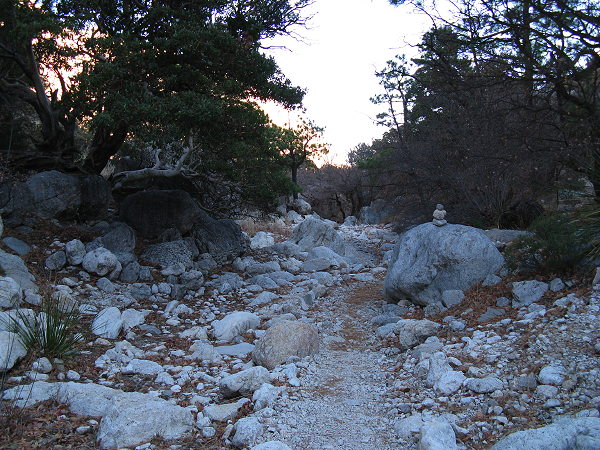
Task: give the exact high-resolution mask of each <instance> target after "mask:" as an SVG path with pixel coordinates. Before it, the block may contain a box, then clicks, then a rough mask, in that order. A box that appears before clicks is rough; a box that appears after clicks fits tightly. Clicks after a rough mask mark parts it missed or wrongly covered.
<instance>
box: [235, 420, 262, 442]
mask: <svg viewBox="0 0 600 450" xmlns="http://www.w3.org/2000/svg"><path fill="white" fill-rule="evenodd" d="M234 430H235V434H234V435H233V438H232V439H231V443H232V444H233V445H234V446H236V447H238V448H243V447H250V446H252V445H254V444H256V442H257V441H258V440H259V439H260V437H261V436H262V434H263V433H264V431H265V427H264V425H263V424H262V423H260V422H259V421H258V419H257V418H256V417H244V418H242V419H240V420H238V421H237V422H236V423H235V427H234Z"/></svg>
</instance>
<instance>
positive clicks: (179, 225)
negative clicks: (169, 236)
mask: <svg viewBox="0 0 600 450" xmlns="http://www.w3.org/2000/svg"><path fill="white" fill-rule="evenodd" d="M119 211H120V213H119V214H120V217H121V220H122V221H123V222H125V223H127V224H128V225H130V226H131V227H133V228H134V229H135V230H136V231H137V232H138V233H139V234H140V235H141V236H143V237H146V238H156V237H158V236H160V235H161V234H162V233H163V232H164V231H166V230H168V229H170V228H175V229H176V230H178V231H179V232H180V233H181V234H185V233H187V232H189V231H190V230H191V229H192V227H193V225H194V223H195V222H196V221H197V219H198V215H199V214H200V207H199V206H198V204H197V203H196V201H195V200H194V199H193V198H192V196H191V195H190V194H188V193H187V192H185V191H180V190H169V191H167V190H147V191H140V192H136V193H135V194H132V195H129V196H128V197H126V198H125V199H124V200H123V202H122V203H121V205H120V207H119Z"/></svg>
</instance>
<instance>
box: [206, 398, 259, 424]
mask: <svg viewBox="0 0 600 450" xmlns="http://www.w3.org/2000/svg"><path fill="white" fill-rule="evenodd" d="M249 401H250V400H248V399H247V398H242V399H240V400H238V401H237V402H233V403H223V404H222V405H208V406H207V407H206V408H204V409H203V410H202V412H203V413H204V415H205V416H206V417H208V418H209V419H210V420H214V421H217V422H225V421H227V420H229V419H233V418H234V417H235V416H236V415H237V413H238V411H239V410H240V408H241V407H242V406H244V405H245V404H246V403H248V402H249Z"/></svg>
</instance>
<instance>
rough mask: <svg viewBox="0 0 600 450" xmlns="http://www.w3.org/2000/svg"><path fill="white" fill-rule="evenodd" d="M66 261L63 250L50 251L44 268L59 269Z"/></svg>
mask: <svg viewBox="0 0 600 450" xmlns="http://www.w3.org/2000/svg"><path fill="white" fill-rule="evenodd" d="M66 263H67V255H66V254H65V252H63V251H62V250H61V251H58V252H54V253H52V254H51V255H50V256H48V257H47V258H46V262H45V265H46V269H49V270H59V269H62V268H63V267H64V266H65V264H66Z"/></svg>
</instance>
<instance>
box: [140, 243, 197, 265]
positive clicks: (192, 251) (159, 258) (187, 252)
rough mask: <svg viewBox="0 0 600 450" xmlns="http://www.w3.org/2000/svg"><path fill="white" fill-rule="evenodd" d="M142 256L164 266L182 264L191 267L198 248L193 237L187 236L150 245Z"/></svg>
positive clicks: (149, 261) (151, 262)
mask: <svg viewBox="0 0 600 450" xmlns="http://www.w3.org/2000/svg"><path fill="white" fill-rule="evenodd" d="M140 256H141V258H142V259H143V260H144V261H146V262H148V263H150V264H153V265H158V266H160V267H162V268H167V267H169V266H176V265H178V264H182V265H183V267H185V268H186V269H189V268H190V267H192V263H193V261H194V258H195V257H196V256H198V249H197V248H196V245H195V244H194V241H193V240H192V239H189V238H186V239H181V240H178V241H170V242H160V243H158V244H152V245H149V246H148V247H146V249H145V250H144V251H143V253H142V254H141V255H140Z"/></svg>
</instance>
